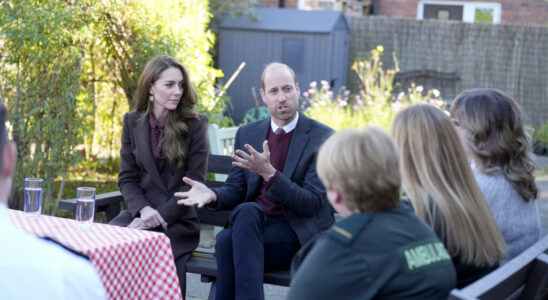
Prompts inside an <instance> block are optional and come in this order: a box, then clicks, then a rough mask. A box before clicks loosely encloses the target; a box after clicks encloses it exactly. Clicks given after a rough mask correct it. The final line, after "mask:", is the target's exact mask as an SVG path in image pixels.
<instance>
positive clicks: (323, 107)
mask: <svg viewBox="0 0 548 300" xmlns="http://www.w3.org/2000/svg"><path fill="white" fill-rule="evenodd" d="M383 50H384V49H383V47H382V46H378V47H377V48H376V49H373V50H371V55H370V56H369V57H368V58H367V59H365V60H363V61H356V62H354V64H352V70H354V72H356V75H357V76H358V78H359V79H360V82H361V85H362V87H363V89H362V90H360V91H359V92H358V93H355V94H351V92H350V91H348V90H344V89H342V90H341V91H339V93H338V94H337V95H335V94H334V93H333V92H332V91H331V90H330V86H329V84H328V82H327V81H324V80H322V81H321V82H320V85H321V86H320V87H318V85H317V83H316V82H315V81H314V82H312V83H310V89H309V90H308V91H306V92H304V93H303V96H304V98H305V100H306V101H305V106H306V108H303V110H304V111H305V113H306V114H307V115H308V116H309V117H311V118H314V119H316V120H321V121H322V122H323V123H325V124H327V125H328V126H330V127H331V128H333V129H335V130H341V129H344V128H362V127H364V126H366V125H369V124H372V125H377V126H381V127H383V128H385V129H387V130H389V129H390V126H391V124H392V120H393V119H394V117H395V115H396V114H397V113H398V112H399V111H400V110H402V109H404V108H406V107H408V106H410V105H413V104H417V103H430V104H432V105H435V106H438V107H441V108H443V107H444V105H445V104H444V102H443V101H442V100H441V98H440V93H439V91H438V90H428V91H426V93H424V88H423V87H422V86H420V85H419V86H417V85H415V84H412V85H411V87H409V88H408V89H407V91H406V92H400V93H399V94H397V95H394V93H393V91H394V77H395V75H396V73H397V72H398V71H399V68H398V61H397V59H396V56H395V54H394V61H395V62H396V67H395V69H387V70H384V68H383V65H382V62H381V61H380V58H381V56H382V54H383Z"/></svg>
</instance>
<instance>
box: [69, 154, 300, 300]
mask: <svg viewBox="0 0 548 300" xmlns="http://www.w3.org/2000/svg"><path fill="white" fill-rule="evenodd" d="M231 166H232V158H231V157H230V156H225V155H209V159H208V167H207V171H208V172H209V173H216V174H225V175H226V174H228V171H229V170H230V167H231ZM206 185H207V186H208V187H220V186H222V185H223V182H222V181H216V180H207V181H206ZM122 205H123V198H122V195H121V194H120V192H119V191H116V192H111V193H105V194H99V195H97V196H96V197H95V209H96V212H101V211H104V212H105V213H106V216H107V222H108V221H110V220H112V219H113V218H114V217H116V216H117V215H118V213H119V212H120V210H121V207H122ZM59 208H60V209H66V210H72V211H75V209H76V199H68V200H61V201H59ZM196 212H197V215H198V219H199V220H200V223H202V224H207V225H214V226H220V227H225V225H227V224H228V217H229V215H230V211H228V210H221V211H217V210H211V209H206V208H197V209H196ZM186 271H187V272H188V273H194V274H200V275H201V278H200V280H201V281H202V282H206V283H207V282H211V289H210V291H209V299H215V281H216V278H217V262H216V260H215V254H214V253H213V252H203V251H199V250H197V251H194V253H192V257H191V258H190V260H189V261H188V262H187V264H186ZM264 282H265V283H268V284H274V285H281V286H289V282H290V274H289V270H285V271H277V272H266V273H265V274H264Z"/></svg>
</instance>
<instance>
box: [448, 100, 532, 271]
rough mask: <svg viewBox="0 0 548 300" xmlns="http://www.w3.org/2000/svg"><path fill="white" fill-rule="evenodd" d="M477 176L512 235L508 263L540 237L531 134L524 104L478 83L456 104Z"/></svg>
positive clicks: (505, 229)
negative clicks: (522, 106)
mask: <svg viewBox="0 0 548 300" xmlns="http://www.w3.org/2000/svg"><path fill="white" fill-rule="evenodd" d="M451 116H452V117H453V119H455V120H456V122H457V123H458V125H459V126H458V128H459V131H460V132H461V135H462V138H463V142H464V145H465V147H466V149H467V152H468V158H469V159H470V160H471V166H472V170H473V172H474V176H475V177H476V180H477V182H478V184H479V187H480V189H481V190H482V192H483V195H484V196H485V199H486V200H487V202H488V203H489V206H490V207H491V211H492V212H493V216H494V217H495V220H496V222H497V224H498V226H499V228H500V230H501V232H502V235H503V236H504V240H505V241H506V249H507V251H506V256H505V258H504V260H503V263H504V262H506V261H508V260H510V259H512V258H513V257H515V256H516V255H518V254H520V253H521V252H523V251H524V250H525V249H527V248H528V247H530V246H531V245H532V244H534V243H535V242H536V241H538V240H539V239H540V215H539V210H538V207H537V204H536V201H535V199H536V198H537V196H538V188H537V186H536V184H535V178H534V171H535V165H534V162H533V160H532V159H531V154H530V149H531V140H530V137H529V136H528V135H527V134H526V132H525V129H524V125H523V116H522V112H521V109H520V107H519V105H518V104H517V103H516V102H515V101H514V100H513V99H512V98H510V97H509V96H508V95H506V94H504V93H503V92H501V91H499V90H495V89H472V90H467V91H464V92H462V93H461V94H459V95H458V96H457V97H456V98H455V100H454V101H453V103H452V105H451Z"/></svg>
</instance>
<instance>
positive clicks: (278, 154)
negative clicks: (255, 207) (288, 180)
mask: <svg viewBox="0 0 548 300" xmlns="http://www.w3.org/2000/svg"><path fill="white" fill-rule="evenodd" d="M293 132H295V130H291V132H289V133H284V134H280V135H277V134H275V133H274V132H273V131H272V129H270V130H269V131H268V137H267V140H268V149H269V150H270V163H271V164H272V166H273V167H274V168H275V169H276V170H277V171H276V173H275V175H274V176H273V177H272V178H270V180H269V181H268V182H264V181H262V182H261V186H260V187H259V195H257V198H255V201H257V203H259V204H260V205H261V207H262V208H263V210H264V212H265V213H266V215H267V216H269V217H275V218H283V217H285V214H284V210H283V207H282V206H281V205H280V204H279V203H278V202H277V201H276V200H274V199H272V198H271V197H269V196H267V195H266V192H265V190H266V189H267V188H269V187H270V186H271V185H272V183H273V182H274V181H275V180H276V178H278V174H279V172H283V170H284V165H285V160H286V158H287V151H288V150H289V143H290V142H291V137H293Z"/></svg>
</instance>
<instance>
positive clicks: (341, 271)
mask: <svg viewBox="0 0 548 300" xmlns="http://www.w3.org/2000/svg"><path fill="white" fill-rule="evenodd" d="M291 273H292V280H291V286H290V289H289V296H288V298H287V299H290V300H292V299H373V298H375V299H447V296H448V295H449V292H450V291H451V289H453V288H454V287H455V285H456V274H455V269H454V267H453V264H452V262H451V257H450V256H449V254H448V253H447V250H446V249H445V247H444V246H443V244H442V243H441V242H440V240H439V239H438V238H437V237H436V234H435V233H434V232H433V231H432V229H431V228H430V227H429V226H428V225H427V224H426V223H425V222H424V221H422V220H420V219H419V218H418V217H417V216H416V215H415V214H414V213H413V211H412V209H411V206H410V205H409V204H408V203H407V202H404V201H402V202H400V204H398V206H397V207H396V208H394V209H393V210H391V211H387V212H381V213H373V214H369V213H357V214H353V215H351V216H349V217H347V218H345V219H343V220H341V221H339V222H337V223H336V224H335V225H333V226H332V227H331V228H330V229H329V230H328V231H327V232H326V233H324V234H320V235H319V236H318V237H317V238H315V239H314V240H312V241H311V242H309V243H307V244H306V245H305V246H304V247H303V248H302V249H301V250H300V251H299V252H298V253H297V254H296V255H295V257H294V259H293V262H292V265H291Z"/></svg>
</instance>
